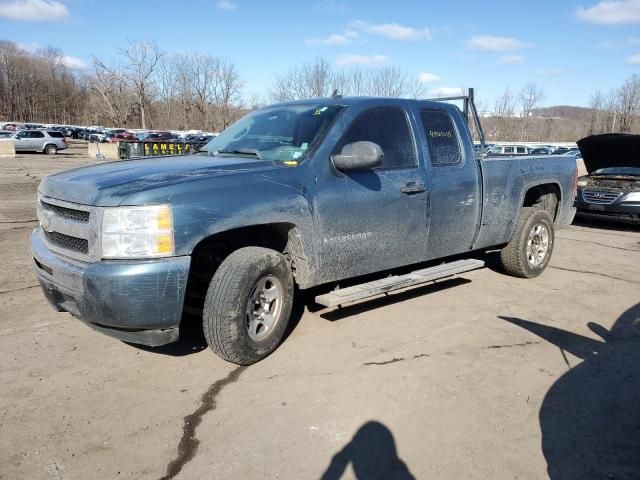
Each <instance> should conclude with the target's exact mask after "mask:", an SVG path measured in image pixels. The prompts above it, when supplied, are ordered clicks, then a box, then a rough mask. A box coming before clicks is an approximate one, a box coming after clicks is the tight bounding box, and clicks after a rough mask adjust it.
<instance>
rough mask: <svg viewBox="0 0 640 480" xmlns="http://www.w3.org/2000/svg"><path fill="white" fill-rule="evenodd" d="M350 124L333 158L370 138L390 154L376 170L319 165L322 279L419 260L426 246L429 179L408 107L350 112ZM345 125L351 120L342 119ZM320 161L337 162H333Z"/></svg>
mask: <svg viewBox="0 0 640 480" xmlns="http://www.w3.org/2000/svg"><path fill="white" fill-rule="evenodd" d="M346 113H350V114H351V120H346V121H347V122H350V123H348V127H347V128H346V130H345V133H344V134H343V135H342V137H341V138H340V139H339V140H338V142H337V144H336V146H335V148H334V150H333V153H334V154H335V153H339V152H340V151H341V149H342V147H343V146H344V145H346V144H347V143H352V142H357V141H370V142H374V143H376V144H378V145H379V146H380V147H381V148H382V151H383V152H384V157H383V161H382V165H380V166H379V167H377V168H374V169H371V170H360V171H357V170H356V171H348V172H337V171H335V170H332V169H331V168H327V169H326V172H325V174H324V175H323V174H322V172H323V169H320V168H318V170H319V172H318V184H317V199H318V207H317V208H318V212H317V213H318V215H317V219H318V231H319V234H320V235H319V236H320V262H321V264H322V268H321V271H322V273H323V277H324V278H323V279H322V281H334V280H339V279H342V278H348V277H353V276H357V275H362V274H367V273H372V272H376V271H381V270H387V269H390V268H394V267H398V266H401V265H408V264H411V263H417V262H419V261H421V260H422V257H423V256H424V251H425V246H426V218H427V196H426V186H425V182H426V176H425V172H424V169H423V167H422V166H421V165H420V162H419V158H418V154H417V150H416V145H415V141H414V137H413V135H412V133H411V132H412V129H411V126H410V122H409V118H408V115H407V112H406V111H405V109H404V108H403V107H402V106H400V105H397V106H393V105H389V106H385V107H375V108H369V109H362V111H360V112H357V111H355V112H354V111H352V112H346ZM343 121H344V119H343ZM316 161H319V162H324V161H326V162H327V163H326V165H330V159H329V158H326V159H324V158H316Z"/></svg>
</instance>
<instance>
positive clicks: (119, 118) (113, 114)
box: [91, 57, 136, 127]
mask: <svg viewBox="0 0 640 480" xmlns="http://www.w3.org/2000/svg"><path fill="white" fill-rule="evenodd" d="M93 69H94V74H93V77H92V79H91V88H92V89H93V91H94V92H96V93H97V94H98V95H99V96H100V99H101V102H98V103H97V104H96V106H98V108H100V115H99V118H105V119H106V120H107V121H108V122H109V124H111V125H118V126H121V127H124V126H128V125H129V120H130V118H131V116H132V114H133V111H134V107H135V103H136V99H135V95H134V94H133V93H132V92H131V90H130V89H129V83H128V81H127V76H126V74H125V73H124V72H123V71H122V70H120V69H118V68H117V67H112V66H107V65H105V64H104V63H103V62H102V61H101V60H100V59H98V58H96V57H94V58H93Z"/></svg>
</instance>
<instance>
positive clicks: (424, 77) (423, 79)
mask: <svg viewBox="0 0 640 480" xmlns="http://www.w3.org/2000/svg"><path fill="white" fill-rule="evenodd" d="M440 80H442V79H441V78H440V77H439V76H437V75H436V74H435V73H429V72H420V74H419V75H418V82H420V83H436V82H439V81H440Z"/></svg>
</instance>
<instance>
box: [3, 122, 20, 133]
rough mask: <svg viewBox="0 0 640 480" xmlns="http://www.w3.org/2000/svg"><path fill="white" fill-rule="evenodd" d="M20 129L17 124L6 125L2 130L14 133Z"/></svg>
mask: <svg viewBox="0 0 640 480" xmlns="http://www.w3.org/2000/svg"><path fill="white" fill-rule="evenodd" d="M19 127H20V126H19V124H17V123H5V124H4V125H2V130H10V131H12V132H15V131H16V130H18V129H19Z"/></svg>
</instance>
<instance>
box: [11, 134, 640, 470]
mask: <svg viewBox="0 0 640 480" xmlns="http://www.w3.org/2000/svg"><path fill="white" fill-rule="evenodd" d="M89 163H92V160H89V159H87V158H86V146H85V145H84V144H82V143H80V142H74V143H73V144H72V145H71V148H70V149H69V150H68V151H66V152H64V153H61V154H59V155H57V156H55V157H47V156H44V155H37V154H33V155H27V154H23V155H19V156H17V157H16V159H14V160H13V159H12V160H9V159H2V161H1V162H0V164H1V165H2V173H1V174H0V262H1V263H0V265H1V267H0V384H1V385H2V389H0V478H7V479H15V478H26V479H40V478H47V479H48V478H55V479H61V478H75V479H86V478H136V479H138V478H144V479H146V478H172V477H174V476H175V477H177V478H194V479H198V478H220V479H244V480H251V479H265V478H274V479H275V478H281V479H307V478H309V479H318V478H324V479H338V478H358V479H373V478H383V479H387V478H405V479H406V478H413V477H414V478H419V479H453V478H459V479H462V478H478V479H492V480H493V479H541V478H547V477H549V476H551V478H554V479H563V480H565V479H588V478H615V479H618V478H625V479H627V478H628V479H631V478H640V464H639V462H640V420H639V416H638V411H640V378H639V376H640V369H638V365H640V335H639V332H638V330H640V304H639V302H640V295H639V292H640V268H638V267H640V229H639V228H638V227H634V226H628V225H619V224H610V223H587V222H581V223H578V224H576V225H572V226H571V227H569V228H567V229H565V230H562V231H560V232H558V235H557V243H556V247H555V248H556V249H555V253H554V256H553V259H552V261H551V265H550V267H549V268H548V270H547V271H546V272H545V273H544V275H542V276H541V277H539V278H537V279H533V280H520V279H516V278H511V277H507V276H505V275H503V274H501V273H500V272H499V269H498V268H496V267H494V265H495V255H488V256H487V257H486V259H487V260H488V261H489V268H486V269H483V270H478V271H473V272H470V273H468V274H464V275H462V276H460V277H459V278H457V279H454V280H449V281H442V282H438V283H436V284H434V285H430V286H426V287H421V288H416V289H412V290H407V291H402V292H399V293H394V294H391V295H389V296H387V297H382V298H378V299H375V300H372V301H369V302H365V303H360V304H356V305H353V306H350V307H346V308H342V309H340V310H336V309H324V310H323V309H319V307H318V306H317V305H313V304H312V303H310V302H306V303H307V304H306V305H305V302H304V301H303V299H302V300H300V301H298V302H297V307H296V310H297V314H296V318H299V322H298V324H297V326H296V328H295V329H294V330H293V332H292V334H291V335H290V337H289V338H288V339H287V341H286V342H285V343H284V344H283V345H282V346H281V348H280V349H278V350H277V351H276V353H274V354H273V355H272V356H270V357H269V358H267V359H266V360H264V361H262V362H260V363H258V364H256V365H254V366H251V367H248V368H243V367H237V366H235V365H231V364H228V363H225V362H223V361H222V360H220V359H219V358H218V357H216V356H215V355H214V354H213V353H212V352H210V351H209V350H208V349H207V348H206V346H205V344H204V340H203V338H202V335H201V332H199V331H198V329H197V328H192V329H190V330H189V331H188V332H187V334H186V335H184V338H182V339H181V341H180V342H179V343H177V344H174V345H172V346H167V347H164V348H158V349H141V348H137V347H135V346H131V345H127V344H124V343H121V342H118V341H116V340H113V339H111V338H108V337H105V336H102V335H100V334H98V333H96V332H94V331H92V330H90V329H89V328H87V327H86V326H84V325H82V324H81V323H80V322H78V321H77V320H74V319H73V318H72V317H71V316H69V315H68V314H65V313H56V312H54V311H53V310H52V309H51V308H50V307H49V306H48V305H47V304H46V302H45V300H44V297H43V295H42V293H41V291H40V289H39V288H38V286H37V284H36V280H35V277H34V275H33V272H32V270H31V266H30V255H29V249H28V245H27V239H28V235H29V232H30V231H31V229H32V228H33V227H34V226H35V225H36V221H35V218H36V217H35V191H36V187H37V185H38V182H39V181H40V179H42V177H43V176H44V175H46V174H48V173H51V172H55V171H59V170H63V169H68V168H73V167H76V166H81V165H85V164H89Z"/></svg>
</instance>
